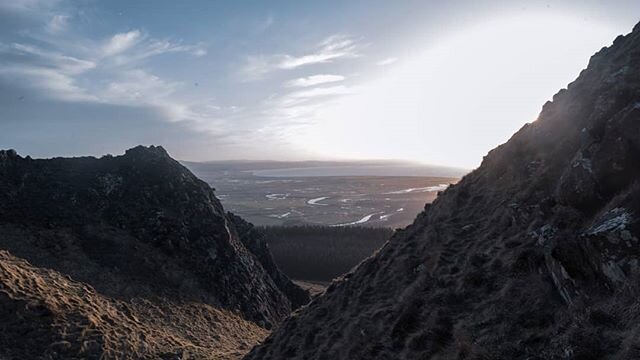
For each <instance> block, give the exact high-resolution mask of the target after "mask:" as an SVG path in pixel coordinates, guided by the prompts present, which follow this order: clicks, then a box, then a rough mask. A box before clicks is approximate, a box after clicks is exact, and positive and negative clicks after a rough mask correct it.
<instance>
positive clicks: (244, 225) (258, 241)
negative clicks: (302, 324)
mask: <svg viewBox="0 0 640 360" xmlns="http://www.w3.org/2000/svg"><path fill="white" fill-rule="evenodd" d="M227 217H228V218H229V219H230V220H231V222H232V223H233V224H234V226H235V228H236V230H237V232H238V235H239V237H240V241H242V243H243V244H244V246H245V247H246V248H247V249H248V250H249V251H251V253H253V254H254V255H255V256H256V258H257V259H258V261H260V264H261V265H262V267H263V268H264V269H265V271H266V272H267V274H269V276H270V277H271V279H272V280H273V282H274V283H275V284H276V286H277V287H278V289H280V291H282V293H283V294H285V295H286V296H287V298H288V299H289V301H291V306H292V308H293V309H294V310H295V309H298V308H299V307H301V306H302V305H306V304H307V303H308V302H309V300H311V298H310V295H309V293H308V292H307V291H306V290H303V289H302V288H300V287H299V286H298V285H296V284H294V283H293V282H292V281H291V279H289V278H288V277H287V276H286V275H285V274H284V273H283V272H282V271H280V269H278V266H277V265H276V263H275V261H274V260H273V257H272V256H271V252H270V251H269V246H268V245H267V240H266V239H265V236H264V235H263V234H262V233H261V232H259V231H258V230H256V228H255V227H254V226H253V224H251V223H249V222H247V221H245V220H244V219H243V218H241V217H240V216H237V215H235V214H233V213H230V212H229V213H227Z"/></svg>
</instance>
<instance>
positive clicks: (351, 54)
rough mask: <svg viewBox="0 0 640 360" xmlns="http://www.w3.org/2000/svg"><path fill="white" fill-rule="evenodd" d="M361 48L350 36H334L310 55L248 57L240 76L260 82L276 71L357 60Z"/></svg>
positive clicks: (323, 42) (324, 41)
mask: <svg viewBox="0 0 640 360" xmlns="http://www.w3.org/2000/svg"><path fill="white" fill-rule="evenodd" d="M361 47H362V46H361V45H360V44H359V43H358V42H356V40H355V39H353V38H352V37H350V36H347V35H332V36H329V37H327V38H326V39H324V40H323V41H322V42H320V43H319V44H318V45H317V46H316V49H315V50H314V51H313V52H311V53H308V54H304V55H300V56H293V55H288V54H278V55H252V56H248V57H247V59H246V62H245V64H244V66H243V67H242V68H241V70H240V74H241V75H242V77H243V80H245V81H253V80H259V79H262V78H263V77H264V76H265V75H266V74H268V73H271V72H273V71H276V70H292V69H296V68H299V67H301V66H306V65H313V64H322V63H330V62H333V61H335V60H338V59H349V58H356V57H359V56H361V55H360V48H361Z"/></svg>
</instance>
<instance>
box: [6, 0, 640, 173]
mask: <svg viewBox="0 0 640 360" xmlns="http://www.w3.org/2000/svg"><path fill="white" fill-rule="evenodd" d="M638 20H640V2H638V1H636V0H633V1H631V0H628V1H625V0H618V1H596V0H582V1H577V0H576V1H572V0H566V1H551V0H547V1H534V0H531V1H518V0H513V1H498V0H486V1H473V2H471V1H456V0H452V1H426V0H422V1H417V0H416V1H414V0H405V1H383V0H369V1H362V0H361V1H358V0H353V1H340V0H335V1H334V0H327V1H209V0H192V1H168V0H146V1H121V0H110V1H97V0H75V1H65V0H0V109H2V110H1V112H0V148H5V149H6V148H14V149H16V150H18V152H19V153H20V154H22V155H31V156H33V157H53V156H78V155H96V156H97V155H102V154H107V153H110V154H121V153H123V151H124V150H125V149H127V148H130V147H133V146H135V145H138V144H144V145H149V144H156V145H162V146H164V147H165V148H166V149H167V150H168V151H169V153H170V154H171V155H173V156H174V157H176V158H178V159H182V160H192V161H206V160H223V159H254V160H256V159H261V160H265V159H274V160H308V159H321V160H322V159H327V160H328V159H332V160H335V159H402V160H412V161H418V162H422V163H428V164H434V165H448V166H456V167H465V168H473V167H476V166H477V165H479V163H480V161H481V159H482V157H483V156H484V155H485V154H486V153H487V152H488V151H489V150H490V149H492V148H494V147H495V146H497V145H499V144H500V143H503V142H505V141H506V140H508V138H509V137H510V136H511V134H513V133H514V132H515V131H517V129H519V128H520V127H522V126H523V125H524V124H525V123H527V122H531V121H534V120H535V119H536V117H537V115H538V113H539V111H540V109H541V107H542V105H543V104H544V102H546V101H547V100H550V99H551V98H552V96H553V94H554V93H556V92H557V91H558V90H560V89H561V88H564V87H566V86H567V84H568V83H570V82H571V81H572V80H573V79H575V77H576V76H577V75H578V74H579V72H580V70H581V69H583V68H584V67H585V66H586V65H587V63H588V59H589V57H590V56H591V55H592V54H593V53H595V52H596V51H598V50H599V49H601V48H602V47H603V46H608V45H610V44H611V43H612V41H613V39H614V38H615V37H616V36H617V35H619V34H625V33H628V32H629V31H631V29H632V28H633V26H634V24H635V23H636V22H637V21H638Z"/></svg>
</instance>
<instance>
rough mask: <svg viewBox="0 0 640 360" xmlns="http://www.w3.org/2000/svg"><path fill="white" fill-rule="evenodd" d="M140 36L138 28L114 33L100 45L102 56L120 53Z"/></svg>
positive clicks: (133, 43) (130, 46)
mask: <svg viewBox="0 0 640 360" xmlns="http://www.w3.org/2000/svg"><path fill="white" fill-rule="evenodd" d="M141 38H142V33H141V32H140V31H139V30H133V31H129V32H126V33H119V34H115V35H113V36H112V37H111V38H110V39H109V40H108V41H107V42H106V43H105V44H104V45H103V46H102V54H103V55H104V56H113V55H116V54H120V53H122V52H124V51H126V50H128V49H130V48H132V47H133V46H134V45H135V44H136V43H138V42H139V41H140V40H141Z"/></svg>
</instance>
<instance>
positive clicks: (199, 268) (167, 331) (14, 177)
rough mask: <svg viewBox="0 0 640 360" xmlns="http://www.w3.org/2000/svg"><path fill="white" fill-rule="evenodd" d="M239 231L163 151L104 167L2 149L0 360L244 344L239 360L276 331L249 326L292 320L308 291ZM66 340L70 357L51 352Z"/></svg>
mask: <svg viewBox="0 0 640 360" xmlns="http://www.w3.org/2000/svg"><path fill="white" fill-rule="evenodd" d="M239 221H240V220H239V219H234V220H233V221H232V220H231V219H230V218H229V217H228V216H227V215H226V214H225V212H224V210H223V208H222V206H221V204H220V202H219V201H218V199H216V197H215V195H214V192H213V190H212V189H211V188H210V187H209V186H208V185H207V184H206V183H204V182H203V181H200V180H199V179H197V178H196V177H195V176H194V175H193V174H191V172H189V171H188V170H187V169H186V168H184V167H183V166H182V165H180V164H179V163H178V162H176V161H175V160H173V159H171V157H169V155H168V154H167V153H166V152H165V150H164V149H162V148H161V147H153V146H152V147H148V148H146V147H137V148H134V149H130V150H128V151H127V152H126V154H125V155H123V156H117V157H112V156H106V157H102V158H100V159H96V158H91V157H87V158H72V159H66V158H55V159H49V160H33V159H30V158H28V157H27V158H23V157H21V156H19V155H17V154H16V153H15V152H14V151H0V249H4V250H8V252H7V253H6V254H5V258H2V259H0V263H2V264H3V268H2V271H0V275H1V278H0V319H2V321H1V322H2V323H3V324H5V325H4V327H3V329H2V331H0V357H2V356H3V355H4V356H8V357H10V358H14V357H15V358H19V357H20V356H23V357H24V356H26V357H27V358H30V357H31V355H34V354H47V355H46V356H49V357H56V356H58V357H62V358H70V357H74V356H77V357H81V358H85V357H89V358H91V357H96V358H98V357H100V356H106V357H107V358H112V357H123V356H125V357H134V358H137V357H142V356H146V357H150V358H155V357H158V356H161V355H162V354H165V353H166V354H177V353H182V352H184V353H186V354H191V355H192V356H197V357H210V356H214V355H215V356H222V355H220V354H221V352H220V351H222V349H226V350H225V351H231V350H230V348H232V347H233V346H237V347H236V350H239V351H240V352H238V353H236V354H235V355H233V354H232V355H233V356H236V357H237V356H238V355H239V354H241V353H242V348H243V347H244V348H245V351H246V349H248V346H249V345H250V344H251V343H252V341H256V340H258V339H259V338H260V336H264V334H265V331H264V330H262V329H260V328H258V327H257V326H256V325H253V324H252V323H250V322H249V321H251V322H253V323H255V324H257V325H259V326H260V327H262V328H265V329H269V328H271V327H273V326H274V325H275V324H277V323H278V322H279V321H281V320H282V319H283V318H284V317H286V316H287V315H288V314H289V313H290V311H291V301H290V299H289V298H288V295H291V296H294V295H295V297H292V300H294V301H295V302H296V304H297V305H299V304H300V303H302V302H304V299H305V298H304V296H305V295H306V293H304V292H302V293H300V291H301V290H300V289H299V288H296V287H295V285H293V284H290V282H288V281H289V280H288V279H286V278H285V277H284V275H282V274H281V273H279V272H278V270H277V268H275V267H274V265H273V260H272V259H271V258H270V254H269V253H268V250H266V249H261V251H260V252H259V253H256V254H254V253H252V252H251V250H252V249H250V248H247V247H246V246H245V245H244V244H243V243H242V241H248V240H246V239H245V240H241V238H240V236H239V235H238V231H237V230H236V226H235V224H236V223H239ZM243 226H245V225H243ZM247 226H248V225H247ZM243 231H244V230H243ZM243 237H244V238H246V237H247V236H246V235H243ZM20 258H22V259H26V260H27V261H28V262H21V260H20ZM8 262H11V263H13V264H14V265H15V264H18V265H20V264H26V265H25V266H27V267H28V268H29V269H27V268H25V269H20V266H17V265H15V266H13V267H11V266H8V265H7V263H8ZM263 264H264V266H263ZM265 267H267V270H265ZM7 269H13V270H11V271H9V270H7ZM45 269H50V270H45ZM49 271H53V272H55V274H50V273H49ZM28 273H31V274H35V275H33V276H32V275H28V276H27V275H26V274H28ZM43 274H44V275H43ZM272 276H274V277H273V278H272ZM65 278H67V279H68V281H65V280H64V279H65ZM47 279H57V280H56V281H49V280H47ZM30 282H31V283H30ZM280 287H282V288H283V290H285V291H286V292H287V294H285V293H283V291H282V290H281V289H280ZM69 289H75V290H74V292H73V293H67V291H68V290H69ZM76 290H77V291H76ZM82 294H85V295H82ZM86 294H93V296H89V295H86ZM307 296H308V295H307ZM307 299H308V297H307ZM94 300H95V301H94ZM60 304H62V305H60ZM102 304H108V306H112V307H115V308H116V310H117V311H116V310H114V311H112V312H109V311H107V310H104V309H103V308H104V306H103V305H102ZM105 306H106V305H105ZM32 307H35V308H36V309H38V310H37V311H36V312H37V313H38V314H40V313H42V314H43V315H42V316H40V315H38V314H36V315H35V316H33V314H31V313H29V311H31V310H30V309H31V308H32ZM16 309H22V310H16ZM105 311H107V312H108V314H106V315H104V316H102V315H100V314H104V313H105ZM24 312H26V313H27V314H29V315H28V316H24V315H22V314H23V313H24ZM74 317H79V318H80V319H81V320H78V321H74V320H70V319H71V318H74ZM82 319H85V320H86V319H89V320H86V321H85V320H82ZM131 319H143V320H140V321H138V320H134V322H135V324H134V325H135V326H134V325H131V323H130V321H131ZM229 319H231V320H229ZM245 319H246V320H245ZM247 320H248V321H247ZM40 321H41V322H42V323H40ZM136 321H137V322H136ZM6 324H11V325H10V326H9V325H6ZM80 324H82V325H84V326H85V327H82V326H81V325H80ZM234 324H236V325H234ZM121 325H122V326H121ZM129 325H131V326H129ZM74 326H76V329H77V331H75V332H74V331H70V330H69V329H70V328H73V327H74ZM34 329H37V331H36V330H34ZM232 329H233V330H232ZM243 329H244V330H246V334H244V330H243ZM87 332H90V333H91V334H92V335H91V338H90V339H86V338H85V337H84V336H85V335H84V334H86V333H87ZM36 334H38V335H37V336H36ZM45 334H46V335H45ZM78 334H83V335H82V336H79V335H78ZM128 334H135V336H137V337H138V338H141V340H140V339H138V341H137V342H136V343H133V344H132V343H129V340H130V336H128ZM25 337H35V339H36V340H35V342H26V341H23V340H22V339H24V338H25ZM243 337H245V339H243ZM231 338H233V339H232V340H229V339H231ZM37 339H48V340H51V341H38V340H37ZM53 340H56V341H53ZM61 341H62V342H64V344H65V345H64V346H63V347H64V348H65V349H67V348H69V349H71V350H69V351H67V352H64V355H60V354H63V353H60V352H51V351H53V350H51V349H50V348H49V347H50V346H52V345H51V344H52V343H57V342H61ZM83 341H85V342H86V341H90V342H91V344H93V345H90V346H89V345H87V346H89V347H87V346H85V345H83ZM67 343H69V345H67ZM140 344H142V345H140ZM3 351H4V352H5V353H4V354H3ZM65 351H66V350H65ZM26 354H30V355H29V356H27V355H26ZM51 354H53V355H51ZM126 354H128V355H126ZM216 354H217V355H216ZM230 356H231V355H230ZM233 356H231V357H233Z"/></svg>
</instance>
